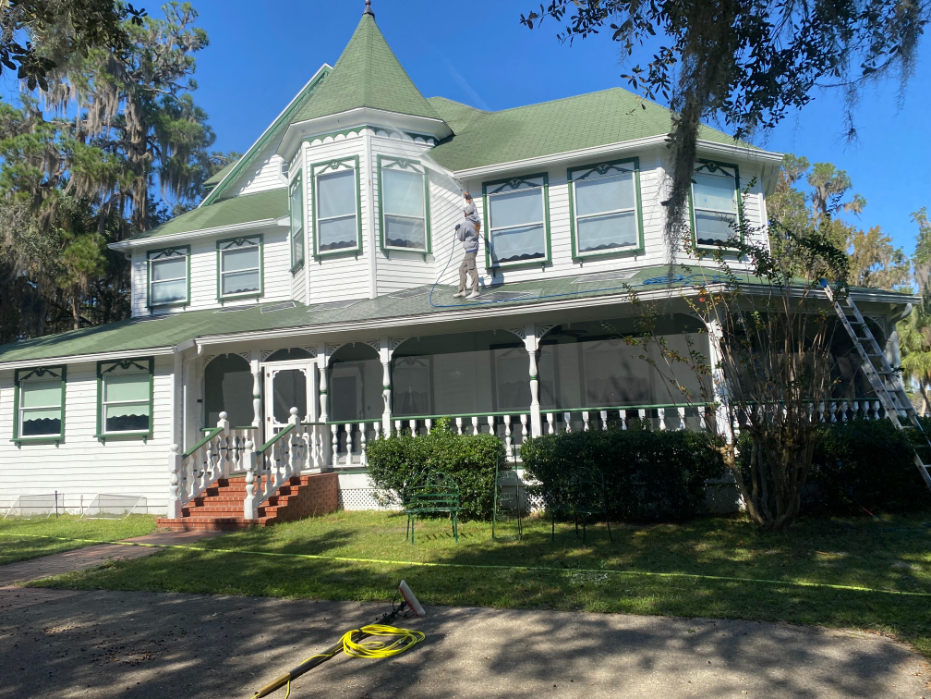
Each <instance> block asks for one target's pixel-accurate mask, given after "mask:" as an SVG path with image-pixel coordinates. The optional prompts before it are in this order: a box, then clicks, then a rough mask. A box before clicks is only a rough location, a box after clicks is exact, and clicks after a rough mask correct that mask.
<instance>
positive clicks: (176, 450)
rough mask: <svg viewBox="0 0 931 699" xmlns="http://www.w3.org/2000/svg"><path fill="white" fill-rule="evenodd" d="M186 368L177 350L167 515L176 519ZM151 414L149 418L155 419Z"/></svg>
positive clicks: (172, 384) (173, 380) (172, 375)
mask: <svg viewBox="0 0 931 699" xmlns="http://www.w3.org/2000/svg"><path fill="white" fill-rule="evenodd" d="M183 369H184V361H183V357H182V355H181V352H175V354H174V365H173V367H172V374H171V407H170V410H171V455H170V456H169V457H168V472H169V473H170V474H171V475H170V480H169V497H168V507H167V508H166V512H165V515H166V516H167V517H168V518H170V519H176V518H178V517H180V516H181V498H180V483H181V453H182V451H183V448H182V446H181V445H182V444H183V442H184V407H183V399H182V394H183V385H184V384H183V382H182V376H181V372H182V370H183ZM153 419H154V416H150V417H149V420H153Z"/></svg>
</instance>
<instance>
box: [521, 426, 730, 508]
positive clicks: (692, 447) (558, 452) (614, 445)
mask: <svg viewBox="0 0 931 699" xmlns="http://www.w3.org/2000/svg"><path fill="white" fill-rule="evenodd" d="M707 439H708V438H707V436H706V435H704V434H701V433H695V432H688V431H675V432H673V431H667V432H656V431H652V430H649V429H646V428H645V427H638V428H632V429H628V430H617V429H611V430H607V431H603V430H592V431H589V432H573V433H570V434H558V435H544V436H542V437H537V438H535V439H529V440H527V441H525V442H524V443H523V444H522V445H521V458H522V459H523V462H524V467H525V468H526V469H527V473H528V475H529V476H530V477H531V478H533V479H535V480H537V481H539V482H540V483H541V486H542V489H543V490H545V491H550V492H553V491H558V490H560V489H561V488H565V487H566V486H565V485H564V484H565V483H566V482H567V481H568V480H569V479H571V478H572V476H573V475H574V474H576V473H578V472H579V470H580V469H591V468H595V469H598V470H600V471H601V472H602V473H603V474H604V479H605V487H606V490H607V500H608V512H609V515H610V516H611V517H612V518H617V519H620V520H632V521H681V520H684V519H688V518H689V517H694V516H695V515H697V514H700V513H701V512H702V511H703V510H704V508H705V484H706V482H707V481H708V480H709V479H712V478H720V477H722V476H723V475H724V473H725V466H724V462H723V461H722V460H721V457H720V455H718V454H717V453H716V452H714V451H713V450H711V449H709V448H708V443H707Z"/></svg>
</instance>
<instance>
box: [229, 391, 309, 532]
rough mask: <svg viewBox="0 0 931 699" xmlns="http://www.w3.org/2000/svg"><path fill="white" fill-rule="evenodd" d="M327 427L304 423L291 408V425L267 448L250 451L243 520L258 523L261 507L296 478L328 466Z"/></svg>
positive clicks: (265, 445) (264, 446) (276, 436)
mask: <svg viewBox="0 0 931 699" xmlns="http://www.w3.org/2000/svg"><path fill="white" fill-rule="evenodd" d="M326 438H327V425H326V424H324V423H322V422H304V423H302V422H300V421H299V418H298V410H297V408H291V418H290V419H289V421H288V425H287V426H286V427H284V428H283V429H282V430H281V431H280V432H278V434H276V435H275V436H273V437H272V438H271V439H269V440H268V441H267V442H266V443H265V444H263V445H262V446H260V447H258V448H256V449H251V448H250V449H249V450H248V452H247V459H246V461H247V465H246V497H245V500H244V502H243V517H244V518H245V519H256V518H257V517H258V511H259V507H260V506H261V505H262V504H263V503H265V502H266V501H267V500H268V499H269V498H270V497H271V496H272V495H274V494H275V493H276V492H278V489H279V488H280V487H281V486H283V485H284V484H285V483H287V482H288V480H289V479H291V478H293V477H294V476H299V475H300V474H301V473H302V472H304V471H307V470H310V469H318V470H319V469H321V468H323V466H324V465H325V463H326V461H325V460H326V451H327V449H326V447H327V444H326Z"/></svg>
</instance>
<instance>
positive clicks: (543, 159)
mask: <svg viewBox="0 0 931 699" xmlns="http://www.w3.org/2000/svg"><path fill="white" fill-rule="evenodd" d="M668 142H669V136H668V135H666V134H663V135H660V136H647V137H645V138H636V139H633V140H630V141H619V142H617V143H609V144H606V145H603V146H592V147H591V148H580V149H578V150H571V151H564V152H562V153H552V154H549V155H541V156H537V157H535V158H526V159H523V160H512V161H508V162H503V163H494V164H491V165H482V166H480V167H474V168H466V169H463V170H456V171H455V175H456V177H457V178H458V179H465V178H471V177H485V176H487V175H499V174H502V173H506V172H511V171H517V170H525V169H528V168H535V167H540V166H543V165H550V164H556V163H563V162H569V161H574V160H585V159H588V158H592V157H599V156H602V155H610V154H614V153H627V152H632V151H637V150H642V149H644V148H650V147H655V146H665V145H666V144H667V143H668ZM697 145H698V151H699V153H700V154H703V155H719V156H727V157H732V158H739V159H742V160H751V161H756V162H760V163H764V164H770V165H773V164H775V166H776V167H777V168H778V166H779V164H780V163H781V162H782V158H783V155H782V153H774V152H770V151H764V150H759V149H756V148H749V147H747V146H739V145H729V144H726V143H717V142H715V141H706V140H702V139H699V140H698V142H697ZM441 164H442V163H441Z"/></svg>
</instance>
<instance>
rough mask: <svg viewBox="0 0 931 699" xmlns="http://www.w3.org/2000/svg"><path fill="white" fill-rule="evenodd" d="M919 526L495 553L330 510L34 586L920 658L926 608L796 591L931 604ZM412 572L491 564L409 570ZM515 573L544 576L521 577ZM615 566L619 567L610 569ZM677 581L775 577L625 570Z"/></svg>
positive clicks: (731, 525)
mask: <svg viewBox="0 0 931 699" xmlns="http://www.w3.org/2000/svg"><path fill="white" fill-rule="evenodd" d="M928 520H931V513H926V514H924V515H923V516H910V517H897V518H894V519H890V520H889V523H888V524H880V523H876V522H873V521H870V520H869V519H867V518H863V519H849V520H847V519H808V520H803V521H801V522H799V523H798V525H797V526H796V527H794V528H793V529H792V530H791V531H789V532H786V533H782V534H775V533H767V532H761V531H759V530H758V529H756V527H754V526H753V525H752V524H750V523H749V522H747V521H745V520H742V519H738V518H709V519H701V520H696V521H693V522H689V523H687V524H681V525H672V524H663V525H653V526H635V525H626V526H624V525H617V526H616V527H615V529H614V543H613V544H611V543H609V541H608V537H607V534H606V531H605V529H604V525H597V526H595V527H592V528H590V529H589V532H588V542H587V544H583V543H582V542H581V540H578V539H576V537H575V534H574V532H573V529H572V527H571V525H559V526H558V527H557V534H556V543H555V544H552V543H550V539H549V524H548V523H547V522H545V521H541V520H537V519H535V520H531V522H530V523H529V526H528V527H527V530H526V532H525V538H524V540H523V541H522V542H517V541H511V542H507V543H494V542H492V541H491V527H490V525H488V524H486V523H481V522H472V523H466V524H463V525H462V526H461V527H460V543H459V544H458V545H457V544H455V543H454V542H453V540H452V535H451V532H450V528H449V524H448V522H444V521H442V520H440V521H429V522H421V523H418V525H417V530H418V540H417V544H416V545H415V546H411V545H410V544H408V543H406V542H405V540H404V528H405V519H404V518H403V517H400V516H397V515H394V514H385V513H374V512H352V513H346V512H341V513H337V514H333V515H329V516H325V517H319V518H316V519H309V520H304V521H302V522H296V523H293V524H287V525H278V526H275V527H272V528H269V529H254V530H249V531H243V532H237V533H234V534H230V535H227V536H223V537H220V538H217V539H211V540H206V541H202V542H199V543H198V544H196V546H197V547H198V550H193V551H192V550H168V551H165V552H162V553H159V554H157V555H154V556H150V557H148V558H143V559H139V560H135V561H125V562H123V561H120V562H115V563H113V564H109V565H108V566H107V567H106V568H103V569H98V570H97V571H92V572H84V573H75V574H70V575H67V576H62V577H59V578H54V579H51V580H46V581H43V582H42V583H40V584H41V585H44V586H50V587H58V588H69V589H70V588H78V589H88V588H90V589H111V590H149V591H178V592H192V593H222V594H239V595H260V596H272V597H304V598H325V599H346V600H387V599H390V597H391V595H392V590H393V589H394V588H395V587H396V586H397V583H398V580H400V579H401V578H404V579H406V580H407V581H408V582H409V583H410V584H411V586H412V587H413V589H414V590H415V591H416V592H417V593H418V595H420V596H421V599H422V600H423V601H424V602H426V603H427V604H440V605H481V606H491V607H511V608H525V609H531V608H551V609H561V610H582V611H591V612H624V613H632V614H666V615H676V616H701V617H729V618H740V619H755V620H765V621H785V622H791V623H801V624H818V625H824V626H834V627H845V628H857V629H863V630H869V631H873V632H878V633H884V634H889V635H893V636H895V637H896V638H899V639H901V640H905V641H909V642H911V643H912V644H914V645H915V647H916V648H918V649H919V650H920V651H921V652H923V653H924V654H926V655H928V656H931V612H929V610H931V597H908V596H901V595H891V594H885V593H882V592H863V591H855V590H839V589H833V588H819V587H800V586H798V585H795V584H792V583H798V582H809V583H821V584H831V585H848V586H857V587H868V588H874V589H876V590H899V591H906V592H924V593H931V528H928V527H926V526H922V525H923V524H924V523H925V522H927V521H928ZM217 549H226V550H241V551H266V552H274V553H284V554H309V555H318V556H326V557H328V558H332V557H345V558H362V559H378V560H380V561H385V560H387V561H392V562H391V563H373V562H350V561H336V560H320V559H309V558H303V559H302V558H287V557H270V556H258V555H248V554H242V553H227V552H222V551H218V550H217ZM409 562H436V563H455V564H462V565H466V566H496V568H490V569H489V568H484V569H483V568H470V567H422V566H414V565H410V564H409ZM515 566H526V567H535V568H545V569H546V570H532V571H528V570H519V569H516V568H514V567H515ZM618 571H626V572H618ZM634 571H639V572H650V573H690V574H695V575H704V576H725V577H733V578H743V579H757V580H768V581H774V582H772V583H769V582H766V583H764V582H750V581H735V580H713V579H710V578H701V577H698V578H688V577H675V576H673V577H660V576H650V575H638V574H633V572H634Z"/></svg>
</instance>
